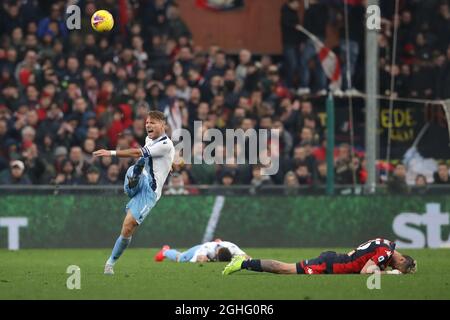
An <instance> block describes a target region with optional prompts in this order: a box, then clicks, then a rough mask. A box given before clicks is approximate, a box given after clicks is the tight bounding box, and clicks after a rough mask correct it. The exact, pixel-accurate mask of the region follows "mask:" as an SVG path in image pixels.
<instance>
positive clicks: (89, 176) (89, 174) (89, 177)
mask: <svg viewBox="0 0 450 320" xmlns="http://www.w3.org/2000/svg"><path fill="white" fill-rule="evenodd" d="M81 183H82V184H87V185H99V184H100V169H99V168H98V167H96V166H94V165H92V166H90V167H89V168H88V169H87V170H86V174H85V175H84V177H83V179H82V180H81Z"/></svg>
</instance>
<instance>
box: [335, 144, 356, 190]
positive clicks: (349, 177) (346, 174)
mask: <svg viewBox="0 0 450 320" xmlns="http://www.w3.org/2000/svg"><path fill="white" fill-rule="evenodd" d="M334 165H335V172H336V183H337V184H352V183H353V167H352V159H351V153H350V145H349V144H347V143H343V144H341V145H340V146H339V149H338V155H337V157H336V160H335V164H334Z"/></svg>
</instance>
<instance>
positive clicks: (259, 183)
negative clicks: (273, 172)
mask: <svg viewBox="0 0 450 320" xmlns="http://www.w3.org/2000/svg"><path fill="white" fill-rule="evenodd" d="M262 171H264V168H263V167H262V166H260V165H254V166H253V168H252V181H251V188H250V194H253V195H255V194H264V193H270V190H269V191H267V190H266V191H265V190H264V187H265V186H270V185H272V184H273V182H272V179H271V178H270V176H269V175H264V174H263V172H262Z"/></svg>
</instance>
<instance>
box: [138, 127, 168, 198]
mask: <svg viewBox="0 0 450 320" xmlns="http://www.w3.org/2000/svg"><path fill="white" fill-rule="evenodd" d="M141 153H142V156H143V157H144V158H146V160H147V161H145V167H144V170H143V174H145V175H150V176H151V177H152V178H153V183H152V186H151V187H152V189H153V191H155V193H156V200H159V198H161V193H162V188H163V186H164V183H165V182H166V179H167V176H168V175H169V173H170V169H171V168H172V163H173V159H174V157H175V147H174V146H173V142H172V140H170V139H169V137H168V136H166V135H165V134H164V135H163V136H161V137H159V138H158V139H155V140H152V139H150V138H149V137H147V138H145V146H144V147H143V148H141Z"/></svg>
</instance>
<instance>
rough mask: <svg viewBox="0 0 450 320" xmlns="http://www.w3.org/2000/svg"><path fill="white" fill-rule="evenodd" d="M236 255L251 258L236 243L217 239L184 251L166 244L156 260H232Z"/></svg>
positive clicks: (156, 256)
mask: <svg viewBox="0 0 450 320" xmlns="http://www.w3.org/2000/svg"><path fill="white" fill-rule="evenodd" d="M235 256H243V257H245V258H246V259H250V257H249V256H248V255H247V254H246V253H245V252H244V251H242V250H241V249H240V248H239V247H238V246H237V245H235V244H234V243H232V242H229V241H222V240H220V239H216V240H215V241H210V242H205V243H203V244H199V245H196V246H194V247H192V248H190V249H188V250H186V251H184V252H179V251H178V250H175V249H170V247H169V246H168V245H165V246H163V247H162V249H161V250H160V251H159V252H158V253H157V254H156V255H155V261H158V262H161V261H163V260H164V258H167V259H169V260H171V261H176V262H212V261H230V260H231V259H232V258H233V257H235Z"/></svg>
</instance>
